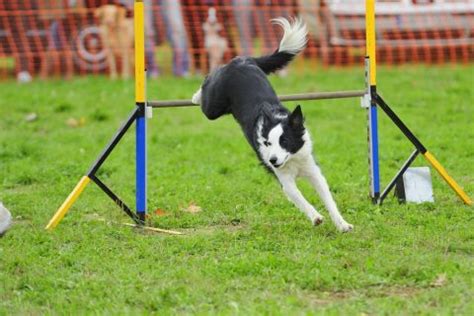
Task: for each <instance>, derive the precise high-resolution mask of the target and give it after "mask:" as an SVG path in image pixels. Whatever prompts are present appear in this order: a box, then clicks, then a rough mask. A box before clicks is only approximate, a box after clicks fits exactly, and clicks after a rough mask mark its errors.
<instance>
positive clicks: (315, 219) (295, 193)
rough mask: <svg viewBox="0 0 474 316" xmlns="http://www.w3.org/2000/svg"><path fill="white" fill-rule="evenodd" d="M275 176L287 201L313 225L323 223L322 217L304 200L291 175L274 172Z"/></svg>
mask: <svg viewBox="0 0 474 316" xmlns="http://www.w3.org/2000/svg"><path fill="white" fill-rule="evenodd" d="M275 174H276V176H277V178H278V180H279V181H280V183H281V185H282V187H283V192H285V194H286V196H287V197H288V199H289V200H290V201H291V202H293V204H294V205H295V206H296V207H297V208H298V209H299V210H300V211H301V212H303V213H304V214H306V216H307V217H308V218H309V220H310V221H311V223H313V225H315V226H316V225H319V224H321V223H322V222H323V219H324V218H323V216H322V215H321V214H319V213H318V212H317V211H316V210H315V208H314V207H313V206H312V205H311V204H310V203H309V202H308V201H306V199H305V198H304V196H303V194H301V192H300V190H299V189H298V187H297V186H296V181H295V180H296V179H295V177H294V176H293V175H289V174H284V173H281V172H278V171H275Z"/></svg>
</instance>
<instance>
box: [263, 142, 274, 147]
mask: <svg viewBox="0 0 474 316" xmlns="http://www.w3.org/2000/svg"><path fill="white" fill-rule="evenodd" d="M263 145H265V146H267V147H268V146H271V145H272V143H270V142H267V141H266V140H265V141H263Z"/></svg>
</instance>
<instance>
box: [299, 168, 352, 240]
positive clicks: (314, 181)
mask: <svg viewBox="0 0 474 316" xmlns="http://www.w3.org/2000/svg"><path fill="white" fill-rule="evenodd" d="M307 168H308V170H306V173H307V177H308V179H309V181H310V182H311V185H312V186H313V188H314V189H315V190H316V192H317V193H318V194H319V196H320V197H321V200H323V203H324V205H325V206H326V209H327V210H328V212H329V216H330V217H331V219H332V221H333V222H334V224H335V225H336V227H337V229H338V230H339V231H341V232H348V231H350V230H352V228H353V226H352V225H351V224H349V223H348V222H346V221H345V220H344V218H343V217H342V215H341V213H339V210H338V208H337V205H336V202H335V201H334V199H333V197H332V194H331V191H330V190H329V186H328V183H327V181H326V178H324V176H323V174H322V172H321V169H319V167H318V165H316V163H315V162H314V160H313V159H311V160H310V161H309V162H308V167H307Z"/></svg>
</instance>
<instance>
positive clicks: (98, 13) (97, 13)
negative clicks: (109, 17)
mask: <svg viewBox="0 0 474 316" xmlns="http://www.w3.org/2000/svg"><path fill="white" fill-rule="evenodd" d="M103 13H104V8H103V7H98V8H97V9H95V10H94V17H95V18H96V19H99V20H100V19H102V14H103Z"/></svg>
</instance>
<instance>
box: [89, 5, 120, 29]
mask: <svg viewBox="0 0 474 316" xmlns="http://www.w3.org/2000/svg"><path fill="white" fill-rule="evenodd" d="M126 13H127V10H126V9H125V8H124V7H122V6H117V5H113V4H106V5H103V6H100V7H98V8H97V9H95V11H94V16H95V17H96V18H97V19H99V21H100V24H101V25H105V26H107V27H109V28H116V27H118V26H119V25H120V23H121V22H122V21H123V20H124V19H125V16H126Z"/></svg>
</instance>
